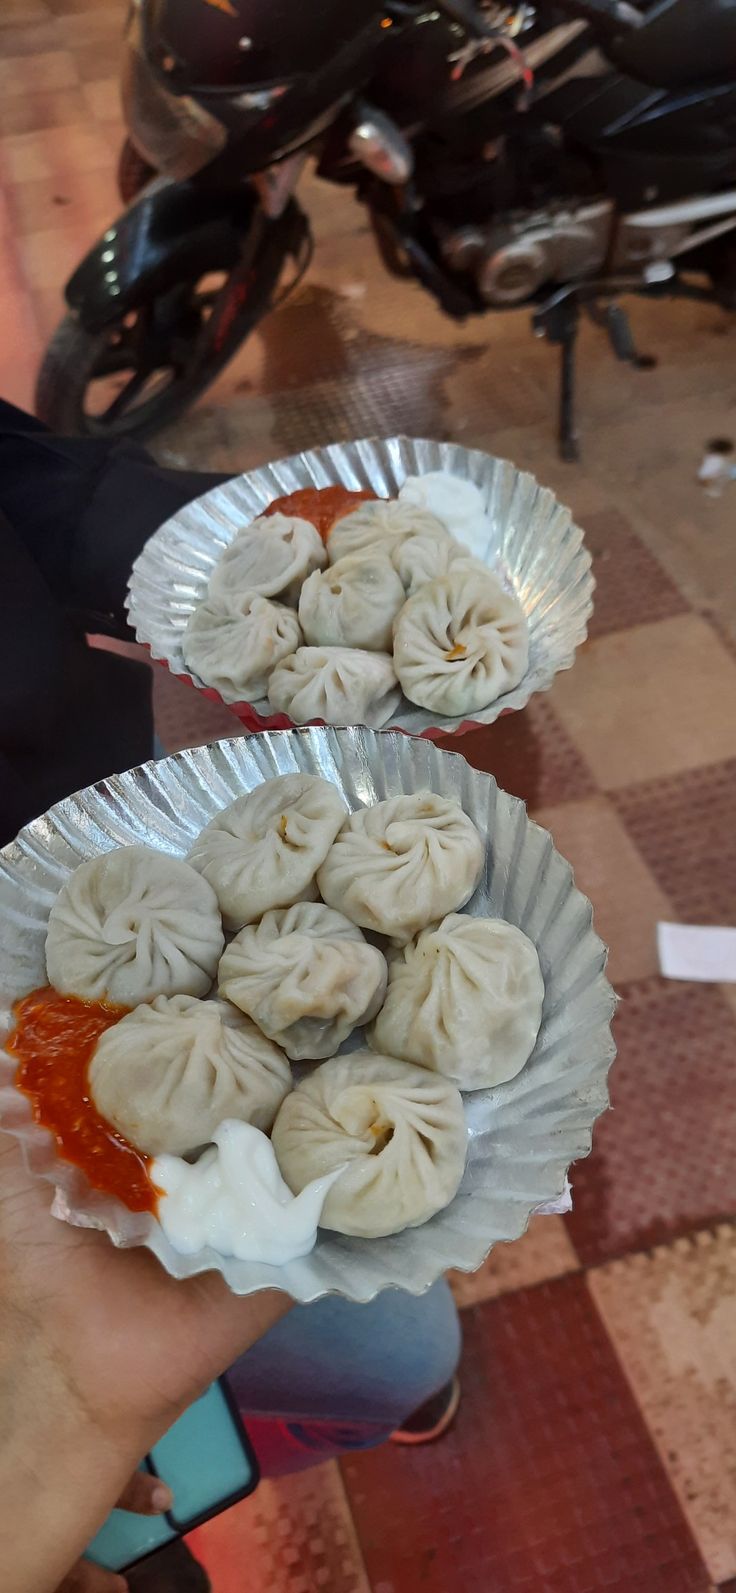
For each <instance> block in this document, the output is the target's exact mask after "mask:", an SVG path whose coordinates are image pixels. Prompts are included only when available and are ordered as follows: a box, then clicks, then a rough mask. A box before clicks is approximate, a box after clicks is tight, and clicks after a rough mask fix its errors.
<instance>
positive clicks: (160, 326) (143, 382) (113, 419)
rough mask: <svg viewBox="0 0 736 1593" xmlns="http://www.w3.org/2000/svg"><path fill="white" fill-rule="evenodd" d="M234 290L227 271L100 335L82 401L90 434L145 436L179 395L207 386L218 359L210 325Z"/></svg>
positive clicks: (164, 297)
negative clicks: (206, 375) (208, 366)
mask: <svg viewBox="0 0 736 1593" xmlns="http://www.w3.org/2000/svg"><path fill="white" fill-rule="evenodd" d="M227 289H228V278H227V275H226V273H224V272H220V273H217V274H216V275H215V274H210V275H209V276H207V277H205V278H202V279H200V280H199V281H198V282H196V283H191V282H190V283H185V284H180V285H177V286H176V287H175V288H173V289H172V290H171V291H170V292H169V293H167V294H163V295H161V296H160V297H159V298H157V299H154V300H152V301H151V302H150V303H148V304H144V305H141V306H140V308H138V309H132V310H129V311H128V312H127V313H126V314H125V315H121V318H120V320H119V321H118V322H116V323H115V324H114V325H112V326H110V327H108V328H106V329H105V331H104V333H101V334H100V337H99V340H98V342H97V346H96V348H95V351H94V354H93V355H92V358H91V360H90V364H89V369H88V372H87V380H86V385H85V389H84V393H83V395H82V397H81V400H80V403H81V411H82V415H81V419H82V420H83V424H84V430H85V432H86V433H87V434H88V435H89V434H93V435H97V436H100V437H104V436H111V435H114V434H117V435H119V434H120V433H121V432H125V431H128V430H130V431H139V430H141V429H142V428H144V427H145V426H146V424H147V422H148V421H149V420H152V419H153V418H154V416H155V415H156V414H158V412H159V411H160V410H161V408H162V406H163V405H165V404H166V403H167V401H169V400H170V399H172V398H174V396H175V395H176V394H177V392H178V393H182V392H184V390H186V389H188V388H190V387H193V386H195V385H196V384H197V383H198V382H199V381H201V378H202V370H203V366H204V364H205V363H206V362H207V360H208V358H209V359H210V360H211V359H212V358H213V357H216V354H217V351H216V350H215V349H213V348H212V343H211V339H210V338H209V337H208V323H209V320H210V317H211V315H212V314H213V311H214V310H215V308H216V306H217V304H218V302H219V301H220V299H221V297H222V296H223V295H225V294H226V293H227Z"/></svg>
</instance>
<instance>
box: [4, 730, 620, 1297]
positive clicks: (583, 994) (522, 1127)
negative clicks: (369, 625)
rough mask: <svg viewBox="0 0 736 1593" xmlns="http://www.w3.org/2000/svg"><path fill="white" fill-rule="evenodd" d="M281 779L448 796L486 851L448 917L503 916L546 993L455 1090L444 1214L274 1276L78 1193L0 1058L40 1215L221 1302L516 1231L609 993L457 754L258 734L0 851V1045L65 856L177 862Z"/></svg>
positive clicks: (452, 1260)
mask: <svg viewBox="0 0 736 1593" xmlns="http://www.w3.org/2000/svg"><path fill="white" fill-rule="evenodd" d="M295 770H299V771H302V772H306V773H309V774H317V775H321V776H323V778H324V779H326V780H330V781H332V783H333V784H334V785H336V786H337V787H338V789H339V790H340V791H341V792H342V793H343V794H344V796H345V799H346V802H347V804H348V806H349V807H350V808H351V809H355V808H357V807H361V806H363V805H370V804H371V803H374V802H379V801H382V800H383V799H384V798H385V797H391V796H395V795H398V794H399V793H402V792H413V791H422V790H427V789H430V790H432V791H436V792H438V793H439V794H440V795H442V796H448V797H453V798H455V799H456V800H457V801H458V802H460V803H461V804H462V806H463V808H464V810H465V812H466V813H467V814H468V815H469V817H470V818H471V819H472V820H473V822H474V824H476V825H477V827H478V829H479V831H480V833H481V834H482V835H483V837H484V838H485V839H486V842H487V853H486V869H485V874H484V877H483V879H482V880H481V883H480V885H479V887H478V890H477V891H476V894H475V896H474V897H473V900H472V902H470V904H469V905H468V907H467V908H466V909H465V911H466V912H469V913H474V914H477V915H489V914H490V915H491V916H496V917H500V918H506V919H508V920H509V921H510V922H511V923H513V924H517V925H518V926H519V928H520V929H523V930H524V932H525V934H527V935H528V936H529V937H530V939H531V940H533V941H534V944H535V945H536V947H537V951H538V953H539V958H540V962H541V967H542V973H543V975H544V980H545V987H546V993H545V1001H544V1011H543V1018H542V1027H541V1030H540V1033H539V1036H538V1039H537V1043H536V1046H535V1049H534V1052H533V1054H532V1057H531V1059H530V1060H529V1062H528V1063H527V1065H526V1067H525V1068H524V1069H523V1070H522V1072H521V1073H520V1074H519V1075H518V1077H517V1078H515V1079H513V1080H512V1081H511V1083H509V1084H504V1085H500V1086H498V1087H497V1088H495V1089H493V1090H481V1091H475V1092H473V1093H472V1094H466V1095H465V1096H464V1101H465V1108H466V1115H467V1121H468V1129H469V1150H468V1160H467V1166H466V1169H465V1175H464V1178H463V1181H462V1185H461V1187H460V1192H459V1194H458V1195H457V1196H456V1198H455V1199H454V1201H453V1202H452V1204H451V1205H450V1206H448V1207H447V1208H446V1209H445V1210H444V1211H442V1212H439V1213H438V1214H437V1216H435V1217H433V1218H432V1219H431V1220H430V1221H429V1222H427V1223H425V1224H424V1226H423V1227H421V1228H411V1229H407V1230H406V1231H405V1232H404V1233H400V1234H395V1235H393V1236H392V1237H390V1238H387V1239H370V1240H364V1239H349V1238H344V1237H342V1236H341V1235H339V1234H334V1233H329V1232H326V1231H325V1232H320V1234H319V1236H318V1240H317V1245H316V1248H315V1249H314V1251H313V1252H312V1254H311V1255H310V1256H307V1257H305V1258H304V1259H303V1260H300V1261H293V1262H290V1263H289V1264H288V1265H287V1266H285V1267H280V1268H275V1267H270V1266H264V1265H261V1264H257V1263H251V1262H244V1261H236V1260H232V1259H230V1260H227V1259H223V1258H222V1257H220V1256H218V1255H217V1254H216V1253H215V1252H214V1251H212V1250H202V1251H200V1252H199V1253H198V1254H197V1255H193V1256H179V1255H177V1254H176V1252H175V1251H174V1250H173V1248H172V1246H171V1245H170V1244H169V1242H168V1240H167V1239H166V1238H165V1236H164V1234H163V1232H162V1230H161V1228H160V1226H159V1224H158V1222H157V1221H156V1220H155V1218H153V1217H151V1216H149V1215H138V1214H133V1213H131V1212H129V1211H128V1210H127V1209H126V1208H125V1207H124V1206H122V1205H121V1204H120V1202H118V1201H116V1200H114V1199H113V1198H112V1197H109V1196H106V1195H103V1194H100V1193H99V1192H96V1191H94V1190H92V1189H91V1188H90V1186H89V1184H88V1183H87V1180H86V1178H85V1177H84V1175H83V1174H82V1173H81V1172H80V1171H79V1170H78V1169H76V1168H74V1167H72V1166H71V1165H70V1164H69V1163H67V1162H65V1161H63V1160H61V1159H60V1157H59V1156H58V1154H57V1151H56V1145H55V1141H53V1139H52V1138H51V1136H50V1135H49V1134H48V1133H47V1132H46V1131H45V1130H44V1129H42V1128H40V1127H39V1126H38V1125H37V1124H36V1123H35V1122H34V1121H33V1118H32V1115H31V1108H30V1102H29V1100H28V1099H27V1097H26V1096H25V1095H23V1094H21V1092H20V1091H18V1090H16V1089H15V1087H14V1085H13V1078H14V1073H15V1060H14V1059H13V1058H12V1057H11V1056H10V1054H9V1053H8V1052H6V1051H4V1050H3V1051H2V1052H0V1122H2V1126H3V1127H4V1128H6V1129H8V1130H9V1131H10V1132H11V1133H13V1134H15V1135H16V1136H17V1137H18V1138H19V1139H21V1141H22V1143H23V1146H24V1149H25V1153H26V1157H27V1160H28V1163H29V1166H30V1167H31V1168H32V1170H33V1171H34V1172H35V1173H37V1174H38V1175H39V1176H40V1177H42V1178H44V1179H47V1180H48V1181H49V1183H50V1184H52V1185H55V1186H56V1191H57V1192H56V1197H55V1203H54V1211H55V1213H56V1214H57V1215H59V1216H63V1217H65V1218H66V1219H67V1220H68V1221H71V1222H74V1223H77V1224H82V1225H87V1226H94V1227H99V1228H104V1229H105V1230H106V1231H107V1232H108V1233H109V1234H110V1236H111V1238H112V1239H113V1240H114V1242H115V1243H116V1244H119V1245H136V1244H145V1245H147V1246H148V1247H149V1248H150V1249H151V1250H153V1251H154V1253H155V1254H156V1255H157V1256H158V1257H159V1260H160V1261H161V1263H162V1264H163V1266H164V1267H165V1268H166V1270H167V1271H168V1272H170V1273H172V1274H173V1275H174V1276H175V1277H177V1278H186V1277H190V1276H192V1274H194V1273H196V1272H201V1271H204V1270H206V1269H208V1268H213V1267H214V1268H216V1269H217V1270H218V1271H220V1272H222V1273H223V1275H224V1277H225V1278H226V1280H227V1282H228V1284H229V1285H230V1287H231V1288H232V1289H233V1290H234V1291H235V1292H236V1293H239V1294H250V1293H252V1292H254V1291H255V1290H257V1289H261V1288H265V1287H281V1288H284V1289H286V1290H287V1291H288V1293H289V1294H291V1295H292V1296H293V1297H294V1299H296V1300H303V1301H306V1300H314V1299H317V1298H318V1297H319V1296H320V1295H323V1294H325V1293H329V1292H335V1293H338V1294H342V1295H345V1296H346V1297H347V1298H348V1299H351V1300H369V1299H371V1298H372V1297H373V1296H374V1295H375V1294H376V1293H378V1291H379V1290H381V1289H385V1288H389V1287H398V1288H403V1289H408V1290H410V1291H411V1292H412V1293H416V1294H419V1293H421V1292H422V1291H423V1290H424V1289H426V1288H428V1287H429V1285H430V1284H431V1283H433V1282H434V1280H435V1279H436V1278H438V1277H440V1276H441V1274H442V1273H443V1272H445V1271H446V1270H447V1268H448V1267H460V1268H461V1269H463V1270H464V1271H472V1270H474V1269H475V1268H476V1267H478V1266H479V1265H480V1263H481V1262H482V1261H483V1259H484V1257H485V1256H486V1255H487V1254H488V1251H489V1250H490V1248H491V1246H492V1245H494V1244H496V1243H497V1242H498V1241H499V1240H511V1239H516V1238H518V1237H519V1236H520V1235H521V1234H522V1233H523V1232H524V1230H525V1228H526V1226H527V1223H528V1221H529V1218H530V1215H531V1214H532V1212H534V1211H536V1210H537V1209H538V1208H539V1207H540V1206H542V1205H543V1204H544V1203H546V1202H549V1201H555V1200H556V1199H557V1198H558V1197H559V1196H560V1195H561V1194H562V1192H563V1190H564V1187H565V1175H566V1173H567V1169H568V1168H569V1166H570V1164H571V1162H573V1161H575V1160H576V1159H577V1158H578V1157H580V1156H585V1155H586V1154H587V1152H588V1151H589V1150H590V1146H591V1134H592V1129H593V1124H594V1122H595V1119H596V1118H597V1117H598V1115H599V1113H600V1112H602V1111H603V1109H604V1108H605V1106H606V1105H607V1103H608V1096H607V1085H606V1078H607V1073H608V1069H609V1067H610V1064H611V1062H612V1060H613V1056H614V1045H613V1041H612V1038H611V1032H610V1020H611V1017H612V1014H613V1008H614V1000H615V998H614V995H613V991H612V990H611V987H610V985H609V983H608V981H607V979H606V978H605V975H604V972H603V970H604V966H605V959H606V950H605V947H604V946H603V944H602V942H601V941H600V940H599V939H598V936H597V935H596V934H595V933H594V931H593V928H592V913H591V906H590V903H589V901H587V899H586V897H584V896H583V895H581V893H580V891H578V890H577V889H576V887H575V885H574V882H573V877H572V870H571V868H570V865H569V864H568V863H566V862H565V860H564V859H563V858H562V857H560V855H559V853H558V852H556V851H555V848H554V846H553V844H552V840H551V838H550V836H549V835H548V834H547V832H546V830H542V829H540V828H539V826H538V825H536V824H534V823H532V821H531V820H530V819H528V818H527V814H526V809H525V807H524V804H523V803H522V802H520V801H519V800H518V798H517V797H512V796H509V795H508V794H507V793H506V792H505V791H501V790H499V788H498V786H497V785H496V782H495V780H494V779H493V778H492V777H491V776H490V775H487V774H482V773H480V772H479V771H478V770H476V769H472V768H471V767H470V765H469V764H468V763H466V762H465V759H464V758H461V757H458V756H457V755H456V754H454V753H448V752H441V751H439V749H438V748H436V747H434V746H433V745H432V744H431V742H428V741H419V740H412V739H409V738H407V737H406V736H402V735H397V734H391V733H388V732H386V731H379V732H372V731H369V730H360V729H350V730H332V729H321V730H317V729H311V730H302V731H292V732H275V733H267V734H264V735H258V736H251V737H248V738H246V739H242V738H238V739H235V740H232V741H220V742H216V743H214V744H213V745H212V746H210V747H197V748H195V749H194V750H192V751H187V752H181V753H178V754H176V756H174V757H171V758H166V759H164V760H162V761H161V762H159V763H147V764H144V765H143V766H142V767H141V768H139V769H132V770H130V771H129V772H128V773H127V774H122V775H116V776H114V777H112V778H111V779H109V780H104V781H102V782H101V783H100V784H99V785H96V786H92V787H90V788H89V789H88V790H86V791H82V792H80V793H79V794H77V795H76V796H72V797H68V798H66V799H65V800H64V801H63V802H60V803H58V804H57V806H56V807H54V808H51V809H50V811H49V812H48V813H47V814H44V815H43V816H42V817H41V818H38V819H34V821H33V823H31V824H29V825H28V826H27V828H26V829H25V830H22V831H21V834H20V835H19V836H18V838H17V840H16V841H14V842H13V843H12V844H11V845H10V846H7V847H5V848H4V850H3V851H2V852H0V1023H1V1025H2V1036H3V1037H4V1036H6V1035H7V1034H8V1033H9V1032H10V1030H11V1029H12V1024H13V1018H12V1006H13V1003H14V1002H15V1001H17V1000H18V999H19V998H20V997H21V996H24V995H26V994H27V993H28V992H29V991H31V990H33V989H35V988H37V987H38V986H39V985H42V984H44V983H45V982H46V969H45V958H44V947H45V940H46V926H47V921H48V915H49V911H50V909H51V905H52V903H53V901H54V899H55V897H56V895H57V893H58V892H59V890H60V889H61V887H62V885H63V884H64V883H65V881H66V880H67V879H68V877H69V874H70V873H71V872H72V870H73V869H75V868H76V867H77V865H78V864H79V863H81V862H82V861H84V859H85V858H88V857H94V856H96V855H97V854H98V853H100V852H106V851H110V850H111V849H112V848H113V847H115V846H120V845H129V844H132V843H139V844H141V843H144V844H147V845H150V846H154V847H157V848H159V849H160V850H162V851H164V852H169V853H172V854H174V855H176V856H183V855H184V854H186V852H187V851H188V850H189V848H190V846H191V844H192V841H193V839H194V837H195V836H196V835H197V834H198V832H199V831H200V830H201V829H202V827H203V825H205V824H206V823H208V821H209V820H210V819H211V818H212V817H213V816H214V814H215V813H217V812H218V811H219V810H220V809H221V808H223V807H225V806H226V805H227V804H228V803H230V802H232V801H233V799H234V798H235V797H236V796H239V795H240V794H241V793H242V792H244V791H249V790H251V789H252V788H253V787H254V786H256V785H259V784H260V783H261V782H262V781H263V780H267V779H269V778H270V777H271V776H273V775H276V774H285V773H290V772H293V771H295Z"/></svg>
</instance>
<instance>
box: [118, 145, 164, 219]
mask: <svg viewBox="0 0 736 1593" xmlns="http://www.w3.org/2000/svg"><path fill="white" fill-rule="evenodd" d="M155 176H156V168H155V167H154V166H151V165H149V163H148V161H147V160H144V159H143V156H142V155H139V154H138V151H137V149H136V147H135V144H133V143H132V142H131V140H130V139H129V138H126V139H125V141H124V143H123V147H122V149H121V151H120V155H119V158H118V170H117V182H118V193H119V194H120V198H121V199H122V201H123V204H124V205H129V204H131V202H132V201H133V200H134V199H137V198H138V195H139V193H141V192H142V190H143V189H144V188H145V186H146V184H147V183H150V181H151V178H152V177H155Z"/></svg>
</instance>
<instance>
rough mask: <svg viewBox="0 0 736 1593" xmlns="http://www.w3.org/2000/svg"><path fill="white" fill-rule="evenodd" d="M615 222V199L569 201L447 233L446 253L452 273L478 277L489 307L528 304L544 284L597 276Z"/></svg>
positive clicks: (444, 243) (445, 238) (444, 257)
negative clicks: (577, 202) (460, 272)
mask: <svg viewBox="0 0 736 1593" xmlns="http://www.w3.org/2000/svg"><path fill="white" fill-rule="evenodd" d="M612 224H613V205H612V203H611V201H610V200H607V199H599V200H594V201H592V202H591V201H590V200H586V201H585V202H582V203H580V204H578V205H576V204H575V203H574V202H570V201H566V202H565V203H564V204H563V205H561V206H557V207H554V208H549V209H546V210H539V211H534V212H528V211H527V212H516V213H512V214H510V215H507V216H506V217H504V218H501V217H498V216H495V217H494V218H493V219H492V220H491V221H489V222H488V223H486V224H482V225H477V224H472V225H470V226H465V227H457V228H454V229H453V230H451V231H447V232H445V233H444V235H443V237H442V243H441V247H442V255H443V259H444V260H445V263H446V264H447V265H448V266H449V267H450V268H451V269H452V270H453V271H462V272H463V273H470V274H471V275H472V276H473V277H474V279H475V283H476V286H477V289H478V292H479V293H480V296H481V298H482V299H484V300H485V302H486V304H493V305H498V306H510V305H514V304H523V303H525V302H526V301H527V300H529V299H530V298H532V297H533V296H534V294H535V293H537V292H538V291H539V289H540V288H542V287H543V286H544V285H545V283H557V282H574V281H575V280H577V279H579V278H584V277H591V276H595V275H596V273H597V272H598V271H600V270H601V268H602V266H603V264H604V262H605V260H606V257H607V255H608V251H609V245H610V240H611V229H612Z"/></svg>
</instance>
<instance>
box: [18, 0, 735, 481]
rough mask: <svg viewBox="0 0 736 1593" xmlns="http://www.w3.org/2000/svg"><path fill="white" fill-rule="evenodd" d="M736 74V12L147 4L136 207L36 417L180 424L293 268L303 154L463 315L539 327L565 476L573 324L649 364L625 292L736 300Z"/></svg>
mask: <svg viewBox="0 0 736 1593" xmlns="http://www.w3.org/2000/svg"><path fill="white" fill-rule="evenodd" d="M735 65H736V0H649V3H648V4H647V3H646V0H638V3H637V4H628V3H624V0H588V3H587V4H583V3H582V0H581V3H577V0H555V3H554V4H546V3H542V4H540V5H538V6H533V5H527V4H517V5H509V4H496V3H494V0H478V3H474V0H424V3H421V4H415V3H412V0H388V3H387V4H386V5H385V6H384V7H377V6H376V4H375V3H374V0H319V5H314V4H312V5H310V4H307V3H305V0H301V3H299V0H260V3H259V0H137V3H136V4H134V6H133V8H132V11H131V14H130V18H129V23H128V31H127V39H126V52H125V64H124V76H123V90H124V103H125V109H126V117H127V122H128V127H129V132H130V140H131V142H130V143H129V144H128V145H127V146H126V149H125V150H124V152H123V158H122V163H121V173H120V175H121V182H122V185H123V189H124V192H125V197H127V198H130V197H131V195H132V194H133V193H134V192H135V190H136V189H138V188H140V189H141V192H140V194H139V197H137V198H136V199H135V200H134V202H133V203H131V204H130V205H129V206H128V208H127V209H126V210H125V211H124V212H123V214H122V215H121V216H120V217H119V219H118V220H117V221H116V222H115V223H114V224H113V225H112V226H111V227H110V228H109V229H108V231H107V232H106V233H105V234H104V236H103V237H102V239H101V240H100V242H99V243H98V244H97V245H96V246H95V248H94V249H93V250H92V251H91V253H90V254H88V255H87V257H86V259H85V260H84V261H83V262H82V264H81V265H80V266H79V268H78V269H77V271H75V273H74V275H73V276H72V278H71V280H70V281H69V283H68V284H67V288H66V298H67V302H68V304H69V314H68V315H67V316H66V317H65V319H64V321H63V322H62V324H61V326H60V327H59V329H58V331H57V332H56V334H55V336H54V338H53V340H52V342H51V344H50V347H49V349H48V352H47V354H46V357H45V359H44V362H43V366H42V369H41V372H40V375H39V380H38V389H37V400H36V403H37V412H38V414H39V415H40V417H41V418H42V419H43V420H45V421H46V422H47V423H48V424H49V425H51V426H52V427H54V428H56V429H58V430H61V431H66V432H72V433H79V432H82V433H86V434H88V435H93V436H111V435H114V436H123V435H125V436H144V435H146V434H150V433H151V432H153V431H154V430H156V428H157V427H159V426H162V425H163V424H165V423H167V422H169V421H171V420H172V419H173V418H174V417H175V416H177V415H179V414H180V413H181V412H182V411H183V410H184V409H186V408H187V406H188V405H189V404H191V402H192V400H193V399H194V398H195V397H196V396H197V394H199V393H201V392H202V391H203V389H204V388H206V387H207V386H208V385H209V383H210V382H212V381H213V379H214V377H215V376H216V375H217V373H218V372H219V371H220V370H221V369H222V367H223V366H224V365H225V364H226V363H227V361H228V360H229V359H231V358H232V356H233V354H234V353H235V351H236V349H238V348H239V347H240V345H241V343H242V342H243V341H244V339H245V338H246V337H247V336H248V335H249V334H250V333H251V332H252V331H253V329H254V328H255V327H256V326H257V325H258V323H259V321H261V320H262V318H263V316H264V315H266V314H267V312H268V311H269V310H270V309H271V308H273V306H274V304H276V303H277V302H279V301H280V299H281V297H282V296H283V294H284V293H285V292H287V291H288V290H289V287H290V286H293V284H294V282H295V281H297V280H298V279H299V277H300V276H301V275H302V273H303V272H304V270H305V268H306V266H307V264H308V261H309V258H310V252H311V237H310V229H309V222H308V219H307V217H306V216H305V214H304V212H303V210H302V209H301V208H300V206H299V204H298V203H297V200H296V198H295V197H294V195H295V190H296V187H297V184H298V181H299V177H300V174H301V172H302V170H303V167H304V165H305V162H306V161H307V160H308V159H310V158H312V159H313V160H314V161H315V162H316V166H317V170H318V172H319V175H320V176H321V177H323V178H326V179H328V180H330V181H332V182H335V183H341V184H349V185H350V186H351V187H352V188H353V189H354V190H355V193H356V195H357V197H358V198H359V199H360V200H361V201H362V203H363V204H365V206H366V207H367V211H368V215H369V217H370V220H371V223H372V227H373V231H374V234H375V238H376V241H377V244H378V247H379V249H380V252H381V256H382V258H383V260H384V262H385V264H386V266H387V268H388V269H389V270H390V271H392V272H394V273H396V274H397V275H398V276H401V277H414V278H418V279H419V281H420V282H422V283H423V285H424V286H425V287H426V288H427V289H428V290H429V291H430V293H432V294H433V295H434V297H435V298H436V300H437V302H438V303H439V304H440V305H441V307H442V309H443V310H445V311H446V312H447V314H448V315H451V316H455V317H457V318H458V319H462V318H464V317H466V316H469V315H477V314H481V313H485V312H486V311H487V310H489V309H496V310H502V309H506V308H508V307H510V306H518V305H520V304H529V305H531V306H532V307H533V325H534V329H535V331H536V332H537V333H538V334H539V335H540V336H547V337H548V338H549V339H550V340H551V341H553V342H555V343H558V344H559V345H560V348H561V404H560V445H561V450H562V453H563V456H564V457H566V458H574V457H576V434H575V422H574V414H573V380H574V348H575V338H576V333H577V328H578V321H579V316H580V313H581V309H585V310H587V311H588V312H589V313H590V314H591V315H593V317H594V318H595V319H596V320H597V321H598V322H599V323H600V324H601V325H603V326H604V327H605V329H606V330H607V331H608V333H609V335H610V338H611V342H612V345H613V348H614V351H615V353H616V354H617V355H618V357H619V358H621V359H625V360H631V361H633V362H634V363H639V364H641V363H644V361H643V360H642V359H641V358H640V356H639V355H638V354H637V351H636V349H635V347H634V344H633V341H632V338H631V333H630V329H629V325H628V321H627V319H626V316H625V312H624V311H623V309H622V308H621V305H620V304H619V302H618V299H619V296H620V295H622V294H626V293H646V294H648V295H680V296H682V295H687V296H691V297H698V298H705V299H710V300H716V301H718V302H719V303H721V304H724V305H726V306H728V307H729V308H734V307H736V72H735V71H734V66H735Z"/></svg>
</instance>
